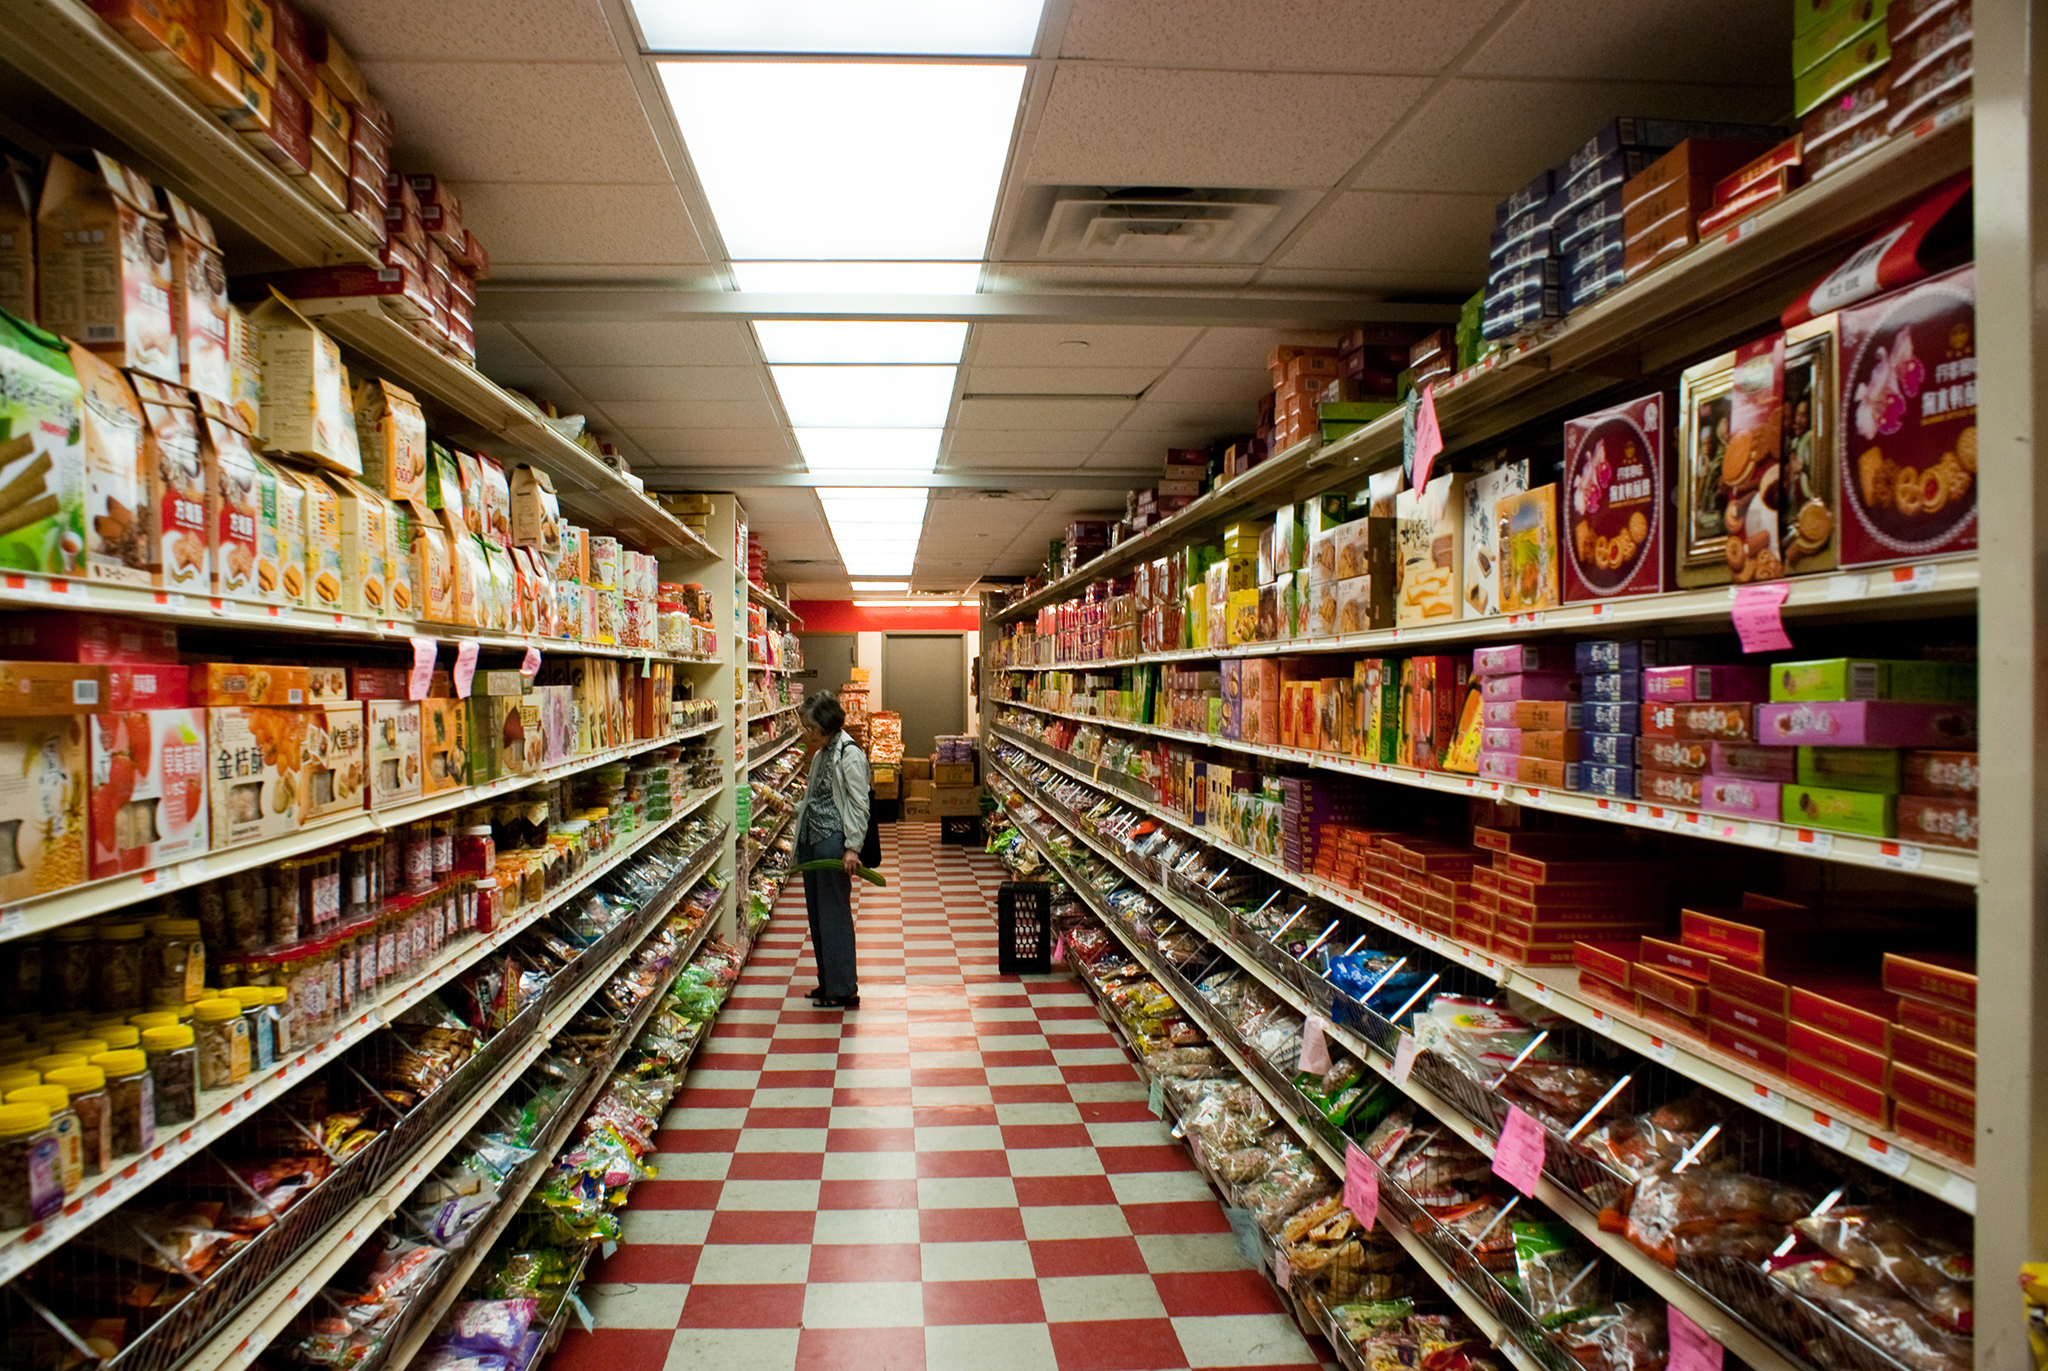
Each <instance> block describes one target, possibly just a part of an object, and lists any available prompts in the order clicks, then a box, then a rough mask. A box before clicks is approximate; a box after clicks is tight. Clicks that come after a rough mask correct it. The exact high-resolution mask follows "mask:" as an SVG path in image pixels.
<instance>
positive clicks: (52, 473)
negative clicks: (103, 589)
mask: <svg viewBox="0 0 2048 1371" xmlns="http://www.w3.org/2000/svg"><path fill="white" fill-rule="evenodd" d="M0 386H4V391H0V422H4V424H5V429H4V434H0V567H6V568H8V569H10V570H15V571H34V572H41V573H43V574H46V575H54V576H78V575H82V574H83V573H84V571H85V552H86V529H85V503H86V471H85V452H84V450H83V448H82V446H81V444H80V441H79V440H80V433H79V421H78V406H79V401H80V388H79V382H78V377H77V374H76V373H75V372H74V371H73V369H72V366H71V359H70V357H69V356H68V355H67V354H66V352H65V347H64V343H63V341H62V340H61V339H59V338H57V337H56V336H54V335H52V334H48V333H45V332H43V331H42V330H41V329H39V328H36V327H35V326H34V325H32V324H28V323H25V322H23V321H22V320H19V319H16V318H13V317H12V316H0Z"/></svg>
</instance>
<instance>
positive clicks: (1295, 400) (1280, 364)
mask: <svg viewBox="0 0 2048 1371" xmlns="http://www.w3.org/2000/svg"><path fill="white" fill-rule="evenodd" d="M1266 369H1267V371H1269V372H1270V373H1271V374H1272V377H1273V445H1274V448H1275V450H1277V451H1285V450H1286V449H1288V448H1290V447H1293V446H1294V445H1295V444H1296V443H1300V442H1303V441H1305V440H1307V439H1309V438H1311V437H1314V436H1315V435H1316V433H1317V426H1318V424H1319V423H1320V418H1319V416H1318V415H1317V412H1316V405H1317V404H1318V403H1319V402H1320V400H1321V397H1322V391H1323V387H1324V386H1326V385H1327V384H1329V382H1331V381H1334V380H1336V379H1338V377H1339V376H1340V375H1342V363H1341V362H1340V360H1339V352H1338V349H1336V348H1334V347H1303V346H1298V345H1295V344H1282V345H1280V346H1278V347H1276V348H1274V349H1273V350H1272V352H1270V353H1268V354H1267V356H1266Z"/></svg>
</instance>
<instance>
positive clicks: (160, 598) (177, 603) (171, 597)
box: [156, 590, 187, 614]
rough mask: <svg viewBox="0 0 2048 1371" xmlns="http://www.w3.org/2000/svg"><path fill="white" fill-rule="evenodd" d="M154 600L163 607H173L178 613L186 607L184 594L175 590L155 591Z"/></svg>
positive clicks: (182, 611)
mask: <svg viewBox="0 0 2048 1371" xmlns="http://www.w3.org/2000/svg"><path fill="white" fill-rule="evenodd" d="M156 602H157V603H158V604H160V605H162V606H163V607H164V608H165V609H175V610H177V611H178V612H179V613H180V614H182V613H184V612H185V609H186V607H187V601H186V599H185V596H184V595H183V594H182V593H181V592H179V591H175V590H159V591H158V592H157V593H156Z"/></svg>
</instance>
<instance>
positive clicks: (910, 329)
mask: <svg viewBox="0 0 2048 1371" xmlns="http://www.w3.org/2000/svg"><path fill="white" fill-rule="evenodd" d="M754 332H755V334H756V335H757V336H758V337H759V338H760V339H761V355H762V356H763V357H765V358H767V360H768V361H770V362H777V363H786V362H794V363H857V362H865V363H871V364H886V363H912V362H926V363H931V362H937V363H943V364H945V365H947V366H951V365H953V364H954V363H955V362H958V361H959V360H960V349H961V348H963V347H965V346H966V345H967V325H966V324H964V323H933V322H930V321H925V320H919V321H915V322H883V321H877V320H865V319H861V320H847V321H839V320H822V319H761V320H757V321H756V322H755V324H754Z"/></svg>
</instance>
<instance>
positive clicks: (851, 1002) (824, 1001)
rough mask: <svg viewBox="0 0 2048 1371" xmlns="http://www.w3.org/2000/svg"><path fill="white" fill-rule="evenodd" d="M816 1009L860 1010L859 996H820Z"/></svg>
mask: <svg viewBox="0 0 2048 1371" xmlns="http://www.w3.org/2000/svg"><path fill="white" fill-rule="evenodd" d="M818 1008H820V1009H859V1008H860V996H859V995H820V996H819V997H818Z"/></svg>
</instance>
